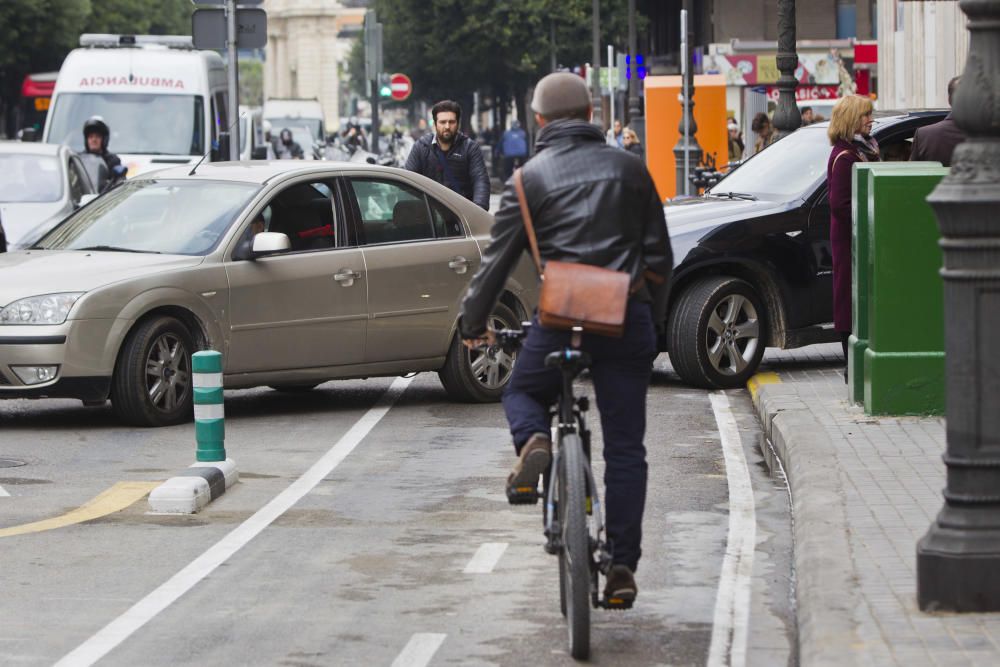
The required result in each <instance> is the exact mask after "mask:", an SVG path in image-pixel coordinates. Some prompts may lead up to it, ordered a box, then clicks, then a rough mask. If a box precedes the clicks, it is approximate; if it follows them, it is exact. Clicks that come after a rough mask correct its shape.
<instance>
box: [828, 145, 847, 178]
mask: <svg viewBox="0 0 1000 667" xmlns="http://www.w3.org/2000/svg"><path fill="white" fill-rule="evenodd" d="M850 152H851V151H850V150H849V149H847V148H845V149H844V150H842V151H840V152H839V153H837V157H835V158H833V164H831V165H830V173H831V174H832V173H833V170H834V169H835V168H836V166H837V160H839V159H840V158H841V157H842V156H844V155H847V154H848V153H850Z"/></svg>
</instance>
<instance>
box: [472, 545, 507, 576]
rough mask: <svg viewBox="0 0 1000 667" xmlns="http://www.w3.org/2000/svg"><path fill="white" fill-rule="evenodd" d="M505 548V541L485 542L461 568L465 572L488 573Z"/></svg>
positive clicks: (495, 564)
mask: <svg viewBox="0 0 1000 667" xmlns="http://www.w3.org/2000/svg"><path fill="white" fill-rule="evenodd" d="M506 550H507V542H487V543H486V544H483V545H482V546H480V547H479V548H478V549H477V550H476V553H475V555H473V556H472V560H470V561H469V564H468V565H466V566H465V569H464V570H462V572H464V573H465V574H489V573H490V572H492V571H493V568H495V567H496V566H497V563H498V562H500V559H501V558H502V557H503V552H505V551H506Z"/></svg>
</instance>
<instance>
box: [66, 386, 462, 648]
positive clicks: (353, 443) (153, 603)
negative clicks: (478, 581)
mask: <svg viewBox="0 0 1000 667" xmlns="http://www.w3.org/2000/svg"><path fill="white" fill-rule="evenodd" d="M412 380H413V378H412V377H408V378H402V377H401V378H396V379H395V380H393V383H392V385H390V386H389V389H388V390H387V391H386V392H385V394H383V395H382V398H380V399H379V401H378V403H376V404H375V405H374V406H373V407H372V408H371V409H370V410H368V412H366V413H365V414H364V415H362V417H361V419H359V420H358V421H357V422H355V424H354V426H352V427H351V428H350V429H349V430H348V431H347V433H345V434H344V435H343V436H342V437H341V438H340V440H338V441H337V444H335V445H334V446H333V447H332V448H330V450H329V451H327V452H326V453H325V454H324V455H323V456H322V457H320V459H319V460H318V461H316V463H314V464H313V465H312V467H311V468H309V469H308V470H307V471H305V472H304V473H303V474H302V476H301V477H299V478H298V479H297V480H295V481H294V482H292V484H291V485H290V486H289V487H288V488H286V489H285V490H284V491H282V492H281V493H279V494H278V495H277V496H275V497H274V498H273V499H272V500H271V501H270V502H268V503H267V504H266V505H264V506H263V507H262V508H260V509H259V510H257V511H256V512H255V513H254V514H253V515H252V516H251V517H250V518H249V519H247V520H246V521H244V522H243V523H241V524H240V525H239V526H237V527H236V528H234V529H233V530H232V531H230V532H229V533H228V534H227V535H225V536H224V537H223V538H222V539H221V540H219V541H218V542H216V543H215V544H214V545H212V546H211V547H209V548H208V550H207V551H205V552H204V553H203V554H201V555H200V556H198V557H197V558H195V559H194V560H193V561H191V563H189V564H188V565H187V566H186V567H185V568H184V569H182V570H181V571H180V572H178V573H177V574H175V575H174V576H172V577H171V578H170V579H168V580H167V581H166V582H164V583H163V584H161V585H160V586H159V587H158V588H157V589H156V590H154V591H153V592H151V593H150V594H149V595H147V596H146V597H144V598H143V599H141V600H139V601H138V602H136V603H135V604H134V605H132V606H131V607H130V608H129V609H127V610H126V611H125V613H123V614H122V615H121V616H119V617H118V618H116V619H114V620H113V621H111V622H110V623H108V624H107V625H105V626H104V627H103V628H101V629H100V630H99V631H98V632H97V634H95V635H94V636H92V637H90V638H89V639H87V640H86V641H84V642H83V643H82V644H80V645H79V646H77V647H76V648H75V649H73V650H72V651H71V652H70V653H68V654H66V656H65V657H63V658H62V659H61V660H60V661H59V662H57V663H56V665H55V667H69V666H70V665H72V666H73V667H89V666H90V665H93V664H94V663H95V662H97V661H98V660H100V659H101V658H103V657H104V656H106V655H107V654H108V653H110V652H111V651H112V650H114V648H115V647H117V646H118V645H119V644H121V643H122V642H124V641H125V640H126V639H128V638H129V637H130V636H131V635H132V634H133V633H135V632H136V631H137V630H139V628H141V627H142V626H144V625H145V624H146V623H148V622H149V621H150V620H152V619H153V618H155V617H156V616H157V615H158V614H159V613H160V612H162V611H163V610H164V609H166V608H167V607H169V606H170V605H171V604H173V603H174V602H176V601H177V600H178V599H179V598H180V597H181V596H182V595H184V594H185V593H187V592H188V591H189V590H191V589H192V588H194V587H195V585H197V584H198V582H200V581H201V580H202V579H204V578H205V577H207V576H208V575H209V574H211V573H212V572H214V571H215V569H216V568H217V567H219V566H220V565H222V564H223V563H225V562H226V561H227V560H229V558H230V557H231V556H232V555H233V554H235V553H236V552H237V551H239V550H240V549H242V548H243V547H244V546H246V544H247V543H249V542H250V540H252V539H253V538H255V537H257V535H259V534H260V533H261V532H262V531H263V530H264V529H265V528H267V527H268V526H270V525H271V524H272V523H273V522H274V521H275V520H276V519H277V518H278V517H280V516H281V515H282V514H284V513H285V512H286V511H288V510H289V509H290V508H291V507H292V506H294V505H295V503H297V502H298V501H299V500H301V499H302V498H303V497H304V496H305V495H306V494H307V493H309V492H310V491H311V490H312V489H313V488H315V487H316V485H317V484H319V483H320V482H322V481H323V479H324V478H325V477H326V476H327V475H329V474H330V473H331V472H332V471H333V470H334V468H336V467H337V466H338V465H340V464H341V462H343V460H344V459H345V458H347V456H348V455H349V454H350V453H351V452H352V451H354V449H355V448H356V447H357V446H358V445H359V444H360V443H361V441H362V440H364V438H365V436H367V435H368V433H369V432H371V430H372V429H373V428H375V425H376V424H378V423H379V421H381V420H382V417H384V416H385V415H386V413H388V412H389V409H390V408H392V406H393V405H394V404H395V403H396V401H397V400H398V399H399V397H400V396H402V394H403V391H404V390H405V389H406V387H407V386H409V384H410V382H412ZM442 641H443V639H442ZM414 664H416V663H414Z"/></svg>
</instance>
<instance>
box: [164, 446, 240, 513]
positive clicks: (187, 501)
mask: <svg viewBox="0 0 1000 667" xmlns="http://www.w3.org/2000/svg"><path fill="white" fill-rule="evenodd" d="M239 478H240V475H239V472H238V471H237V470H236V463H235V462H234V461H233V460H232V459H226V460H225V461H212V462H201V461H199V462H198V463H195V464H193V465H191V466H190V467H188V469H187V470H185V471H184V472H183V473H181V474H180V475H178V476H177V477H171V478H170V479H168V480H167V481H166V482H164V483H163V484H160V485H159V486H158V487H156V488H155V489H153V491H152V492H151V493H150V494H149V508H150V510H151V511H153V512H155V513H157V514H195V513H196V512H198V511H200V510H201V509H202V508H203V507H205V506H206V505H208V504H209V503H210V502H212V501H213V500H215V499H216V498H218V497H219V496H221V495H222V494H224V493H225V492H226V489H228V488H229V487H231V486H232V485H233V484H235V483H236V482H237V481H239Z"/></svg>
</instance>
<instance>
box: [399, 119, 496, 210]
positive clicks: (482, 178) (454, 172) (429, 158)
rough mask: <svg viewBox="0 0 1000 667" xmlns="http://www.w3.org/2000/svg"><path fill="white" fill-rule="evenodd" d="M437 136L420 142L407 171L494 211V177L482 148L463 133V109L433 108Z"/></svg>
mask: <svg viewBox="0 0 1000 667" xmlns="http://www.w3.org/2000/svg"><path fill="white" fill-rule="evenodd" d="M431 117H432V118H433V119H434V132H433V133H432V134H425V135H424V136H423V137H421V138H420V141H418V142H417V143H416V144H414V145H413V149H412V150H411V151H410V154H409V156H408V157H407V158H406V169H407V170H409V171H415V172H417V173H418V174H423V175H424V176H426V177H428V178H431V179H433V180H435V181H437V182H438V183H441V184H442V185H444V186H445V187H447V188H449V189H451V190H454V191H455V192H457V193H458V194H460V195H462V196H463V197H465V198H466V199H469V200H471V201H472V202H474V203H475V204H476V206H479V207H480V208H482V209H483V210H486V211H488V210H490V177H489V174H488V173H487V172H486V162H485V161H484V160H483V152H482V150H481V149H480V148H479V144H477V143H476V142H475V141H473V140H472V139H470V138H469V137H467V136H465V135H464V134H462V132H460V131H459V129H458V128H459V123H460V122H461V121H462V107H461V106H459V104H458V102H454V101H452V100H442V101H440V102H438V103H437V104H435V105H434V106H433V107H431Z"/></svg>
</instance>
